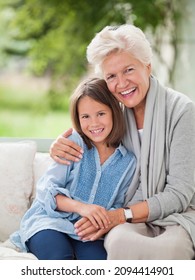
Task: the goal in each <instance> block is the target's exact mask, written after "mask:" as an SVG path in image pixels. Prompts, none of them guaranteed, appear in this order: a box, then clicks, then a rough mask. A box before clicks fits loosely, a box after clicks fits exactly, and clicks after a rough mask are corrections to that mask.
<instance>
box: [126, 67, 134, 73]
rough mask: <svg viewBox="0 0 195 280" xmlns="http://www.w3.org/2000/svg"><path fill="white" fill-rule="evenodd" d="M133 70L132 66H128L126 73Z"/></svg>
mask: <svg viewBox="0 0 195 280" xmlns="http://www.w3.org/2000/svg"><path fill="white" fill-rule="evenodd" d="M131 71H133V68H132V67H130V68H127V69H126V70H125V72H126V73H129V72H131Z"/></svg>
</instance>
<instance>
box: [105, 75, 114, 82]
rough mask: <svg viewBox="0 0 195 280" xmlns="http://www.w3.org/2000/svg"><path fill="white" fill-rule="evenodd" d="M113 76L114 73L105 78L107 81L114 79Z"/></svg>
mask: <svg viewBox="0 0 195 280" xmlns="http://www.w3.org/2000/svg"><path fill="white" fill-rule="evenodd" d="M114 77H115V76H114V75H110V76H108V77H107V78H106V80H107V81H111V80H113V79H114Z"/></svg>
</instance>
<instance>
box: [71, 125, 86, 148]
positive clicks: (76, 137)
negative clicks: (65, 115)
mask: <svg viewBox="0 0 195 280" xmlns="http://www.w3.org/2000/svg"><path fill="white" fill-rule="evenodd" d="M68 139H69V140H71V141H73V142H74V143H76V144H77V145H79V146H81V147H84V140H83V138H82V137H81V135H80V134H79V133H78V132H77V131H76V130H75V129H73V132H72V134H71V135H70V136H69V137H68Z"/></svg>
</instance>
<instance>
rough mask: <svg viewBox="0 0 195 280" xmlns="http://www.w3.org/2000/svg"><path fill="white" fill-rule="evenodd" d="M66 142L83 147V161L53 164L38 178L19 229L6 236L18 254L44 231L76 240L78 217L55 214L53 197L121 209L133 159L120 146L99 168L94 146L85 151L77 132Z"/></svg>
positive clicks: (133, 162) (74, 214)
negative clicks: (30, 204) (50, 230)
mask: <svg viewBox="0 0 195 280" xmlns="http://www.w3.org/2000/svg"><path fill="white" fill-rule="evenodd" d="M70 139H71V140H73V141H74V142H75V143H77V144H78V145H80V146H81V147H82V148H83V150H84V155H83V158H82V160H81V161H80V162H72V163H71V164H70V165H69V166H67V165H63V164H58V163H53V164H52V165H51V167H50V168H49V169H48V171H47V172H46V173H45V174H44V175H43V176H42V177H41V178H40V179H39V181H38V184H37V194H36V198H35V200H34V202H33V204H32V206H31V207H30V209H29V210H28V211H27V212H26V213H25V215H24V217H23V218H22V221H21V224H20V230H19V231H17V232H15V233H13V234H12V235H11V237H10V239H11V241H12V242H13V243H14V244H15V245H16V246H17V247H19V248H20V249H21V250H22V251H27V250H28V249H27V247H26V246H25V242H26V241H27V240H28V239H29V238H30V237H31V236H33V235H34V234H35V233H37V232H39V231H41V230H44V229H53V230H57V231H60V232H65V233H67V234H68V235H69V236H71V237H72V238H74V239H79V237H78V236H77V235H76V234H75V232H74V230H75V229H74V223H75V222H76V221H77V220H78V219H79V218H80V216H79V214H77V213H70V212H63V211H57V210H56V199H55V196H56V195H57V194H64V195H66V196H67V197H71V198H72V199H75V200H78V201H82V202H85V203H89V204H98V205H101V206H103V207H105V208H106V209H115V208H119V207H121V206H123V203H124V197H125V193H126V191H127V188H128V187H129V185H130V182H131V180H132V177H133V174H134V171H135V167H136V159H135V156H134V155H133V154H132V153H131V152H128V151H127V150H126V148H125V147H124V146H122V144H121V145H119V147H118V148H116V150H115V152H114V153H113V154H112V155H111V156H110V157H109V158H108V159H107V160H106V161H105V162H104V163H103V164H102V165H101V164H100V158H99V154H98V151H97V149H96V147H95V146H93V147H92V148H91V149H88V148H87V146H86V144H85V143H84V141H83V139H82V138H81V137H80V135H79V134H78V133H77V132H74V133H73V134H72V135H71V136H70Z"/></svg>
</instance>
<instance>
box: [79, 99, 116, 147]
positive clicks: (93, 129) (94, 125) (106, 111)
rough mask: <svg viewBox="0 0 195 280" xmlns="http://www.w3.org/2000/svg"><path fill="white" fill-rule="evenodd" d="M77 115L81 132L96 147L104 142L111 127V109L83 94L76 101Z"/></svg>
mask: <svg viewBox="0 0 195 280" xmlns="http://www.w3.org/2000/svg"><path fill="white" fill-rule="evenodd" d="M78 115H79V121H80V125H81V129H82V131H83V133H84V134H85V135H86V136H87V137H88V138H89V139H90V140H91V141H92V142H93V144H94V145H95V146H96V147H97V146H98V145H100V144H105V140H106V138H107V136H108V135H109V134H110V132H111V131H112V127H113V119H112V111H111V109H110V108H109V107H108V106H107V105H105V104H103V103H99V102H97V101H95V100H94V99H92V98H91V97H89V96H84V97H82V98H81V99H80V100H79V103H78Z"/></svg>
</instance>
